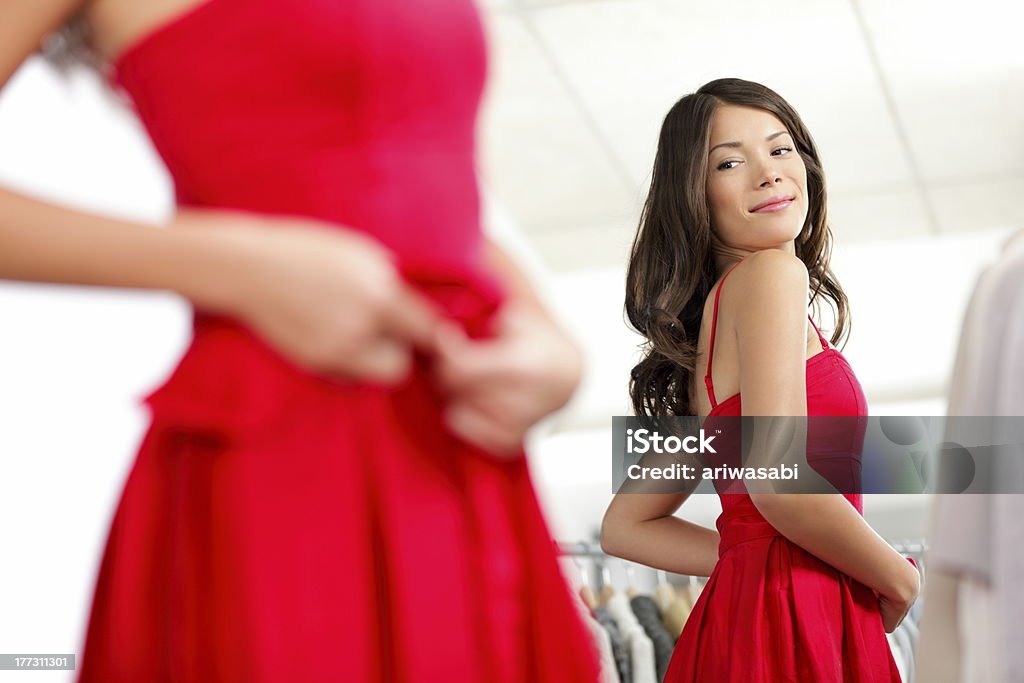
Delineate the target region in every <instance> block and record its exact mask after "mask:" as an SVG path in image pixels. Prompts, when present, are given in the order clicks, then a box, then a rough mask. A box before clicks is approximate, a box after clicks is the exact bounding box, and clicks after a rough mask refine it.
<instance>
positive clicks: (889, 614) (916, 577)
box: [878, 561, 921, 633]
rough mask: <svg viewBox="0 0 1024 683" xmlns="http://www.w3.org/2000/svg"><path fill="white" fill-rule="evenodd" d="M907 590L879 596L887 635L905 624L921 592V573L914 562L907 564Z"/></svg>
mask: <svg viewBox="0 0 1024 683" xmlns="http://www.w3.org/2000/svg"><path fill="white" fill-rule="evenodd" d="M907 565H908V566H907V569H906V588H905V590H903V591H902V592H899V593H894V594H893V595H882V594H879V596H878V604H879V606H880V607H881V610H882V624H883V625H884V626H885V632H886V633H892V632H893V631H895V630H896V628H897V627H898V626H899V625H900V624H901V623H902V622H903V618H904V617H906V616H907V613H908V612H909V611H910V608H911V607H912V606H913V604H914V601H916V600H917V596H918V594H919V593H920V592H921V573H920V572H919V571H918V569H917V566H916V565H914V564H913V563H912V562H909V561H908V562H907Z"/></svg>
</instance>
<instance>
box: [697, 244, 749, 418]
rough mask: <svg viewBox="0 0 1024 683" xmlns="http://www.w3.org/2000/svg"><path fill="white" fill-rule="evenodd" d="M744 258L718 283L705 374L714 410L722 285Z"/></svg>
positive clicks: (705, 383)
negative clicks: (713, 374)
mask: <svg viewBox="0 0 1024 683" xmlns="http://www.w3.org/2000/svg"><path fill="white" fill-rule="evenodd" d="M744 258H746V256H744V257H743V258H741V259H740V260H739V261H737V262H736V263H735V264H733V267H732V268H730V269H729V270H728V271H726V273H725V275H724V276H722V281H721V282H719V283H718V288H717V289H716V290H715V307H714V311H713V312H712V314H711V341H710V342H709V343H708V367H707V372H705V373H704V385H705V386H706V387H707V389H708V398H709V399H711V409H712V410H714V409H715V407H716V406H718V402H717V401H716V400H715V386H714V383H713V382H712V381H711V361H712V360H714V356H715V332H716V331H717V329H718V297H720V296H721V295H722V285H724V284H725V278H727V277H729V273H731V272H732V271H733V270H735V269H736V266H738V265H739V264H740V263H742V262H743V259H744Z"/></svg>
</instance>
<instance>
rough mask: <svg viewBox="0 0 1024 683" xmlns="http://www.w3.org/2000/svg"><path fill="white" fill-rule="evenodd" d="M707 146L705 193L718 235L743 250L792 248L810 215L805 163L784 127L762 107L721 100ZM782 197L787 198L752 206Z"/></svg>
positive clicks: (714, 228) (791, 251)
mask: <svg viewBox="0 0 1024 683" xmlns="http://www.w3.org/2000/svg"><path fill="white" fill-rule="evenodd" d="M780 133H781V135H780ZM723 143H725V145H727V146H719V145H723ZM709 148H710V150H711V152H710V154H709V156H708V173H707V193H708V202H709V203H710V205H711V228H712V230H713V231H714V232H715V234H716V235H718V238H719V239H720V240H722V241H723V242H724V243H725V244H726V245H727V246H729V247H732V248H734V249H738V250H742V251H744V252H753V251H760V250H762V249H782V250H784V251H787V252H789V253H793V251H794V248H793V240H794V239H796V236H797V235H799V234H800V230H801V229H802V228H803V225H804V220H805V219H806V218H807V168H806V167H805V166H804V162H803V159H802V158H801V157H800V153H799V152H797V151H796V144H795V143H794V140H793V138H792V137H790V135H789V132H788V131H787V130H786V127H785V126H784V125H783V124H782V122H781V121H779V119H778V118H776V117H775V115H774V114H771V113H769V112H767V111H764V110H763V109H755V108H752V107H740V106H735V105H722V106H720V107H718V109H716V110H715V113H714V115H713V116H712V120H711V144H710V146H709ZM780 196H781V197H786V198H790V199H789V201H788V203H786V202H782V203H780V204H776V205H774V206H769V207H767V209H761V210H758V211H755V210H754V209H755V208H756V207H758V206H760V205H761V204H763V203H764V202H766V201H771V200H773V199H775V198H777V197H780Z"/></svg>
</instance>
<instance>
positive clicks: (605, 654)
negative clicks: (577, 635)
mask: <svg viewBox="0 0 1024 683" xmlns="http://www.w3.org/2000/svg"><path fill="white" fill-rule="evenodd" d="M559 559H560V560H561V561H560V562H559V565H560V566H561V568H562V574H563V576H564V577H565V579H566V582H567V583H568V584H569V587H570V588H571V589H572V595H573V604H575V605H576V611H577V612H579V615H580V619H581V620H582V621H583V623H584V624H585V625H586V627H587V630H589V631H590V635H591V637H592V638H593V641H594V645H595V647H597V651H598V658H599V660H600V664H601V678H600V681H599V683H622V680H621V679H620V678H619V670H618V668H617V667H616V666H615V657H614V656H613V655H612V639H611V636H609V635H608V632H607V631H605V630H604V626H601V624H600V622H598V620H597V619H596V618H595V617H594V614H593V612H591V611H590V608H589V607H587V604H586V603H585V602H583V598H582V597H581V596H580V589H581V588H582V587H583V577H582V575H581V573H580V569H579V567H577V566H576V563H575V562H572V561H570V560H569V559H568V558H566V557H561V558H559Z"/></svg>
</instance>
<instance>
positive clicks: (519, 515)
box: [79, 0, 597, 683]
mask: <svg viewBox="0 0 1024 683" xmlns="http://www.w3.org/2000/svg"><path fill="white" fill-rule="evenodd" d="M113 67H114V68H113V70H112V72H111V78H112V81H113V83H114V84H116V85H119V86H120V87H121V88H123V89H124V91H125V92H126V93H127V94H128V96H129V97H130V99H131V102H132V103H133V104H134V106H135V108H136V110H137V113H138V115H139V117H140V119H141V121H142V123H143V124H144V126H145V128H146V130H147V131H148V133H149V135H150V137H151V139H152V142H153V144H154V145H155V147H156V149H157V151H158V152H159V153H160V155H161V157H162V159H163V160H164V162H165V163H166V165H167V168H168V169H169V171H170V174H171V176H172V178H173V181H174V190H175V194H176V199H177V202H178V203H179V204H180V205H191V206H205V207H218V208H231V209H242V210H250V211H256V212H261V213H266V214H279V215H296V216H307V217H315V218H318V219H322V220H324V221H328V222H332V223H336V224H339V225H344V226H349V227H352V228H355V229H359V230H362V231H365V232H366V233H368V234H369V235H372V236H373V237H374V238H376V239H377V240H379V241H380V242H382V243H383V244H384V245H386V246H387V247H389V248H390V249H391V250H392V251H393V252H394V253H395V254H396V255H397V260H398V264H399V268H400V269H401V271H402V272H403V274H404V275H405V277H407V278H408V280H409V281H411V282H412V283H413V284H414V285H415V286H417V287H418V288H419V289H420V290H421V291H423V292H424V293H426V294H427V295H428V296H430V297H431V298H432V299H433V300H434V301H436V302H437V303H438V305H439V306H440V307H441V308H442V309H443V310H444V311H445V312H446V313H447V315H449V316H450V317H451V318H452V319H454V320H457V321H459V322H461V323H462V324H463V325H464V327H465V328H466V329H467V331H468V332H469V334H470V335H483V334H487V326H488V322H489V321H491V320H492V319H493V314H494V312H495V310H496V309H497V307H498V306H499V305H500V303H501V301H502V297H503V292H502V291H501V290H500V289H499V287H498V285H497V281H496V280H495V279H493V277H492V276H491V275H490V274H489V273H488V272H487V271H485V270H484V268H483V267H482V265H481V258H480V256H481V245H482V235H481V232H480V225H479V215H478V208H479V207H478V193H477V180H476V175H475V169H474V151H475V145H474V127H475V122H476V114H477V107H478V101H479V97H480V94H481V91H482V86H483V83H484V77H485V72H486V53H485V44H484V37H483V32H482V28H481V25H480V21H479V17H478V16H477V14H476V12H475V10H474V8H473V6H472V5H471V3H470V1H469V0H345V1H339V0H310V1H308V2H290V1H289V0H205V2H202V3H201V4H199V5H198V6H196V7H193V8H190V9H188V10H186V11H185V12H184V13H183V14H179V15H178V16H176V17H175V18H173V19H172V20H170V21H169V22H167V23H166V24H162V25H161V26H160V27H158V28H157V29H155V30H154V31H152V32H150V33H149V34H147V35H146V36H145V37H143V38H142V39H141V40H139V41H138V42H136V43H134V44H133V45H132V46H130V47H129V48H128V49H127V50H126V51H125V52H124V53H122V55H120V56H119V57H118V58H117V59H116V60H115V63H114V65H113ZM282 286H287V283H282ZM428 363H429V361H428V360H427V359H426V358H425V357H419V358H418V360H417V363H416V365H415V368H414V371H413V372H412V374H411V377H410V379H409V381H408V382H406V383H405V384H403V385H402V386H401V387H399V388H382V387H379V386H374V385H372V384H356V383H349V384H343V383H340V382H330V381H327V380H325V379H323V378H320V377H317V376H314V375H313V374H311V373H307V372H305V371H303V370H301V369H299V368H298V367H296V366H294V365H293V364H291V363H290V362H288V361H286V360H285V359H284V358H283V357H281V356H280V355H278V354H277V353H276V352H275V351H274V350H273V349H272V348H271V347H269V346H268V345H266V344H265V343H263V341H261V339H259V338H258V337H257V336H256V335H255V334H254V333H252V332H251V331H250V330H249V329H247V328H246V327H244V326H243V325H241V324H239V323H238V322H237V321H235V320H232V319H229V318H226V317H217V316H213V315H210V314H208V313H204V312H202V311H198V312H196V314H195V318H194V338H193V340H192V342H191V345H190V346H189V348H188V349H187V351H186V353H185V354H184V356H183V357H182V359H181V360H180V362H179V364H178V366H177V367H176V368H175V370H174V372H173V373H172V374H171V376H170V377H169V379H168V380H167V381H166V382H165V383H164V384H163V385H162V386H160V387H159V388H157V389H156V390H155V391H154V392H153V393H152V394H150V395H149V396H147V397H146V403H147V405H148V407H149V408H150V411H151V416H152V421H151V424H150V427H149V429H148V431H147V432H146V434H145V437H144V439H143V441H142V443H141V446H140V449H139V452H138V455H137V459H136V460H135V462H134V464H133V466H132V468H131V471H130V473H129V475H128V478H127V481H126V483H125V486H124V490H123V493H122V496H121V498H120V500H119V503H118V506H117V508H116V512H115V516H114V518H113V521H112V526H111V529H110V533H109V537H108V539H107V543H106V548H105V551H104V554H103V558H102V562H101V565H100V569H99V574H98V577H97V583H96V588H95V594H94V599H93V604H92V611H91V615H90V620H89V625H88V631H87V633H86V639H85V645H84V648H83V656H82V659H81V666H80V678H79V680H80V681H82V682H83V683H91V682H93V681H96V682H101V683H116V682H119V681H139V682H145V683H157V682H164V681H173V682H175V683H181V682H192V681H244V682H246V683H258V682H261V681H273V682H275V683H277V682H282V681H285V682H287V681H296V682H301V683H315V682H319V681H359V682H362V681H431V682H433V681H445V682H448V681H451V682H454V681H460V682H461V681H469V682H475V681H481V682H483V681H487V682H488V683H490V682H493V681H559V682H565V681H592V680H595V678H596V675H597V673H596V672H597V665H596V654H595V651H594V648H593V646H592V645H591V643H590V642H589V640H588V639H587V635H586V633H585V631H584V630H583V625H582V624H581V623H580V621H579V619H578V616H577V614H576V612H575V609H574V607H573V605H572V603H571V601H570V597H571V596H570V593H569V589H568V587H567V586H566V584H565V582H564V581H563V579H562V576H561V574H560V571H559V568H558V564H557V558H556V552H555V548H554V544H553V543H552V540H551V538H550V535H549V532H548V530H547V528H546V526H545V523H544V521H543V519H542V517H541V513H540V510H539V507H538V503H537V500H536V498H535V495H534V490H533V488H532V485H531V481H530V476H529V472H528V470H527V463H526V461H525V459H524V458H523V457H520V458H518V459H514V460H501V459H495V458H492V457H490V455H489V454H487V453H485V452H483V451H481V450H479V449H477V448H474V447H472V446H470V445H469V444H467V443H465V442H463V441H461V440H459V439H458V438H456V437H455V436H454V435H453V434H451V433H450V432H449V431H447V430H446V429H445V428H444V426H443V423H442V419H441V412H440V411H441V406H442V405H443V400H442V399H441V397H440V396H439V394H438V392H437V390H436V387H435V385H434V384H433V383H432V382H431V380H430V372H429V369H430V368H429V365H428Z"/></svg>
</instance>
